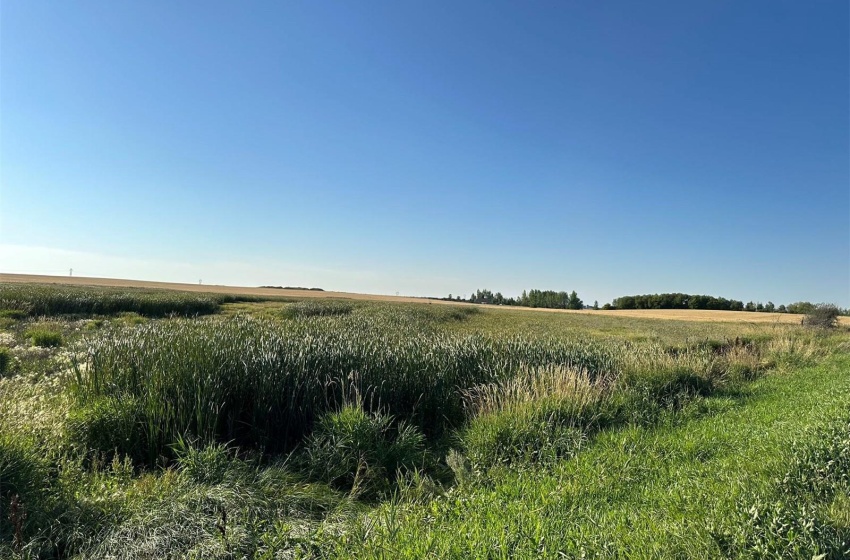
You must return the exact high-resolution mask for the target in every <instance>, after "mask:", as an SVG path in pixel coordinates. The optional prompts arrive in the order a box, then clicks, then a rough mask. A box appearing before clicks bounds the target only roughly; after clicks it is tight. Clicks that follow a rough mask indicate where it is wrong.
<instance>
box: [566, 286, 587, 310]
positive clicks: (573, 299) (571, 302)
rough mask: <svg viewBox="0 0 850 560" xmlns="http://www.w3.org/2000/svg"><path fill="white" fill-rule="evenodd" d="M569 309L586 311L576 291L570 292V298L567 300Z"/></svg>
mask: <svg viewBox="0 0 850 560" xmlns="http://www.w3.org/2000/svg"><path fill="white" fill-rule="evenodd" d="M567 307H568V308H569V309H584V302H583V301H581V299H579V297H578V294H577V293H576V291H575V290H573V291H572V292H570V297H569V299H568V300H567Z"/></svg>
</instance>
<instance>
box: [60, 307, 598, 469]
mask: <svg viewBox="0 0 850 560" xmlns="http://www.w3.org/2000/svg"><path fill="white" fill-rule="evenodd" d="M409 321H410V319H409V318H407V319H406V318H405V316H404V314H401V316H398V315H394V314H393V313H392V312H389V314H387V315H385V316H383V317H372V316H356V317H347V316H342V317H339V316H336V317H324V316H323V317H308V318H305V319H301V320H298V321H287V322H282V323H278V322H271V321H258V320H253V319H249V318H243V317H237V318H233V319H221V320H212V321H203V322H197V321H190V320H179V319H174V320H168V321H161V322H155V323H149V324H146V325H141V326H138V327H136V328H132V329H130V328H124V329H111V330H106V331H104V332H101V333H98V334H97V335H96V336H95V337H94V338H92V339H91V340H90V341H89V343H88V349H87V352H86V354H85V356H84V357H83V358H82V360H81V361H80V362H79V363H78V364H77V367H76V372H77V385H78V390H79V396H80V399H81V402H82V403H95V402H101V401H102V400H103V399H107V400H111V401H115V402H120V403H128V402H129V403H133V405H132V406H134V407H135V409H136V410H137V413H136V414H137V416H136V417H137V421H138V422H139V424H140V426H141V429H142V435H143V440H144V441H145V442H146V446H147V448H148V451H149V453H150V455H151V457H156V456H159V455H160V454H163V453H164V450H166V449H167V446H168V445H169V444H170V443H172V442H173V441H175V439H176V438H178V437H181V436H187V435H190V436H192V437H196V438H199V439H200V440H202V441H204V442H213V441H234V442H237V443H238V444H240V445H249V446H252V447H260V448H263V449H266V450H270V451H283V450H287V449H291V448H292V447H294V446H295V445H297V444H298V443H300V442H301V441H302V440H303V439H304V437H305V436H306V435H307V434H309V433H310V431H311V429H312V427H313V425H314V423H315V422H316V420H318V418H319V417H321V416H322V415H323V414H325V413H327V412H334V411H337V410H339V409H341V408H342V406H343V405H344V404H345V403H346V402H349V401H350V400H352V399H354V398H356V399H358V400H359V401H360V402H362V403H363V407H364V408H365V409H366V410H367V411H369V412H379V411H380V412H385V413H387V414H390V415H392V416H394V417H396V418H398V419H403V420H407V421H409V422H411V423H413V424H414V425H416V426H417V427H419V428H420V429H421V430H423V432H425V433H426V434H427V435H428V436H430V437H431V438H435V437H439V436H440V435H442V434H443V433H445V431H446V430H447V429H451V428H456V427H458V426H460V425H461V424H463V422H464V421H465V418H466V415H465V410H464V399H463V394H462V391H463V390H465V389H468V388H471V387H474V386H475V385H478V384H482V383H489V382H494V381H498V380H500V379H503V378H507V377H510V376H512V375H514V374H515V372H517V371H518V370H519V369H520V368H521V367H525V366H528V365H531V366H536V365H543V364H556V365H561V366H569V367H577V368H583V369H584V370H586V371H588V372H589V375H597V374H600V373H601V372H604V371H609V370H611V369H612V368H613V367H614V364H615V356H614V354H613V353H612V352H611V349H609V348H608V347H606V346H605V345H602V344H594V343H590V342H578V341H557V340H539V339H524V338H521V337H510V338H492V337H486V336H480V335H450V334H446V333H440V332H422V331H421V330H418V329H417V328H416V325H415V324H414V325H409V324H408V325H407V328H406V329H403V328H402V329H399V328H396V326H397V325H399V324H400V323H405V322H409ZM84 406H86V405H85V404H84ZM98 406H101V405H98ZM115 408H116V406H112V407H107V408H106V409H108V410H114V409H115ZM117 408H121V407H120V406H118V407H117Z"/></svg>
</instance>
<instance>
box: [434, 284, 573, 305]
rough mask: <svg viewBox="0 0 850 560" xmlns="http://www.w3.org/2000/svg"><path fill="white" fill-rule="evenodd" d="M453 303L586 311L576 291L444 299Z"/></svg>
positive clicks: (478, 292) (479, 293)
mask: <svg viewBox="0 0 850 560" xmlns="http://www.w3.org/2000/svg"><path fill="white" fill-rule="evenodd" d="M442 299H444V300H451V301H463V302H467V303H485V304H491V305H515V306H518V307H544V308H549V309H584V302H583V301H582V300H581V298H580V297H578V294H577V293H576V291H575V290H573V291H572V292H570V293H567V292H564V291H561V292H556V291H554V290H537V289H532V290H523V292H522V295H521V296H519V297H515V298H514V297H505V296H503V295H502V293H501V292H496V293H493V292H492V291H490V290H476V291H474V292H472V294H471V295H470V296H469V298H468V299H463V298H461V297H460V296H452V294H449V297H447V298H442Z"/></svg>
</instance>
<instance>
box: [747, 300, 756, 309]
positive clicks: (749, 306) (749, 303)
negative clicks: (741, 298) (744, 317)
mask: <svg viewBox="0 0 850 560" xmlns="http://www.w3.org/2000/svg"><path fill="white" fill-rule="evenodd" d="M755 310H756V304H755V303H753V302H751V301H749V302H747V305H745V306H744V311H755Z"/></svg>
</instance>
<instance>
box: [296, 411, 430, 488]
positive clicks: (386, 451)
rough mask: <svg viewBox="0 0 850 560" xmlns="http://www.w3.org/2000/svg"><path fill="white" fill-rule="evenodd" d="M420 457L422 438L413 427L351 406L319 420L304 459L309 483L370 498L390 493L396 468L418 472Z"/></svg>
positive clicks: (423, 448) (423, 449)
mask: <svg viewBox="0 0 850 560" xmlns="http://www.w3.org/2000/svg"><path fill="white" fill-rule="evenodd" d="M424 458H425V438H424V436H423V435H422V433H421V432H419V431H418V430H417V429H416V428H415V427H413V426H411V425H409V424H407V423H405V422H399V423H398V424H397V425H394V423H393V419H392V417H390V416H387V415H383V414H377V413H376V414H367V413H366V412H365V411H364V410H363V409H362V408H361V407H360V406H357V405H351V404H350V405H346V406H345V407H343V408H342V410H340V411H339V412H333V413H330V414H326V415H325V416H323V417H322V418H321V419H320V420H319V422H318V424H317V426H316V430H315V432H314V433H313V435H312V436H311V437H310V438H309V440H308V442H307V445H306V449H305V459H304V460H305V462H306V465H307V469H308V472H309V473H310V476H311V477H312V478H314V479H317V480H320V481H323V482H327V483H328V484H330V485H331V486H333V487H335V488H339V489H342V490H346V491H350V492H352V493H353V494H356V495H361V496H367V497H371V496H374V495H377V494H379V493H381V492H384V491H386V490H388V489H389V487H390V483H391V482H392V481H394V480H395V477H396V474H397V472H398V471H399V470H400V469H404V470H414V469H417V468H422V467H423V465H424Z"/></svg>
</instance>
